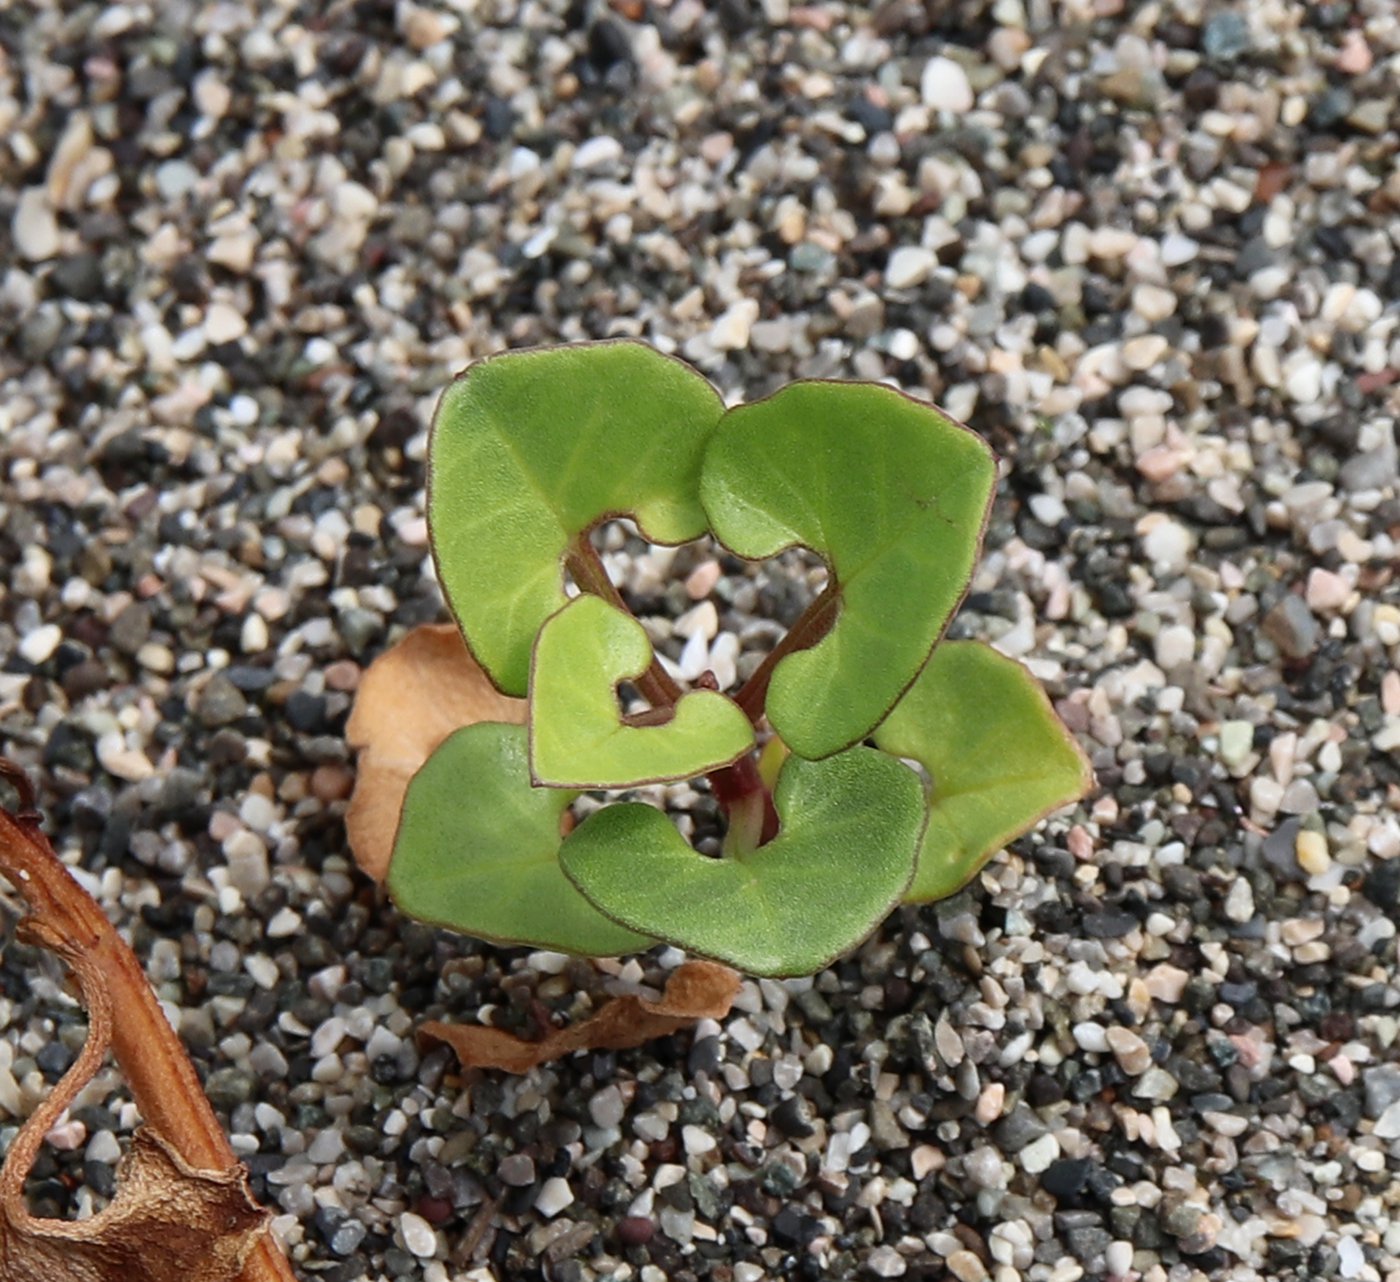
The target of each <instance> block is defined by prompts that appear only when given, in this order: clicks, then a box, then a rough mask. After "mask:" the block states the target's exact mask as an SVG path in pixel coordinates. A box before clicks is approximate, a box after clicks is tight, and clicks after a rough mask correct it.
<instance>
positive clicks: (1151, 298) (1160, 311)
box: [1133, 285, 1176, 325]
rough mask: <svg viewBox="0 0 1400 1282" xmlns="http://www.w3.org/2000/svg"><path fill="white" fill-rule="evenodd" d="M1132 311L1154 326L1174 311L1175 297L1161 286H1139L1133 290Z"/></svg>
mask: <svg viewBox="0 0 1400 1282" xmlns="http://www.w3.org/2000/svg"><path fill="white" fill-rule="evenodd" d="M1133 311H1135V312H1136V313H1137V314H1138V315H1139V316H1141V317H1142V318H1143V320H1145V321H1149V322H1151V323H1152V324H1154V325H1155V324H1156V323H1157V322H1158V321H1164V320H1166V319H1167V317H1168V316H1170V315H1171V314H1172V313H1173V312H1175V311H1176V295H1175V294H1173V293H1172V291H1171V290H1169V289H1165V288H1164V287H1163V286H1161V285H1139V286H1138V287H1137V288H1136V289H1134V290H1133Z"/></svg>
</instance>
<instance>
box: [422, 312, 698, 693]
mask: <svg viewBox="0 0 1400 1282" xmlns="http://www.w3.org/2000/svg"><path fill="white" fill-rule="evenodd" d="M723 408H724V407H723V404H722V403H721V401H720V399H719V394H718V393H717V392H716V391H715V389H714V388H713V387H711V386H710V384H709V383H707V382H706V381H705V380H704V379H703V378H702V377H701V376H700V375H699V374H697V373H696V372H695V371H694V370H692V369H691V368H690V367H689V366H687V365H684V364H682V363H681V362H680V361H677V360H673V359H671V358H670V357H667V356H663V355H661V354H660V353H659V352H657V351H654V350H653V349H652V348H650V347H647V346H645V345H644V344H642V343H636V342H631V341H626V340H619V341H615V342H606V343H588V344H580V345H578V346H574V347H561V348H554V349H552V350H548V351H543V350H542V351H526V352H508V353H505V354H503V355H500V356H493V357H489V358H488V359H486V360H482V361H478V362H477V363H476V364H475V365H472V366H471V367H470V368H468V369H467V371H466V372H465V373H464V374H463V375H462V376H461V377H460V378H458V379H457V381H456V382H455V383H453V384H452V385H451V386H450V387H449V388H448V389H447V391H446V392H445V393H444V394H443V397H442V401H441V403H440V404H439V406H438V411H437V416H436V418H435V420H434V422H433V429H432V438H431V443H430V446H429V467H428V522H429V526H430V529H431V532H432V541H433V555H434V557H435V558H436V561H437V569H438V577H439V579H440V580H441V582H442V587H443V591H444V592H445V593H446V595H447V600H448V604H449V605H450V606H451V607H452V612H453V613H454V614H455V615H456V617H457V620H458V622H459V623H460V624H461V625H462V631H463V632H464V634H465V635H466V638H467V643H468V644H469V645H470V646H471V648H472V652H473V653H474V654H475V655H476V657H477V659H478V660H479V661H480V663H481V665H482V666H483V667H484V668H485V669H486V671H487V672H488V673H489V674H490V676H491V679H492V680H493V681H494V682H495V683H496V685H497V686H498V687H499V688H500V689H501V690H504V691H505V692H506V693H507V694H514V695H523V694H524V693H525V690H526V686H527V685H528V682H529V676H530V647H531V646H532V645H533V644H534V641H535V635H536V633H537V632H538V631H539V630H540V627H541V625H542V624H543V623H544V621H545V620H546V619H547V618H549V616H550V615H551V614H553V613H554V612H555V611H556V610H558V609H560V608H561V607H562V606H563V605H564V601H565V598H564V578H563V568H562V561H563V558H564V556H565V554H566V552H567V550H568V547H569V544H570V542H571V540H573V539H575V538H577V537H578V536H580V535H582V534H583V533H584V532H585V531H587V530H588V529H589V528H590V527H591V526H592V525H594V524H595V523H596V522H597V521H599V520H600V519H602V518H603V517H605V516H613V515H619V514H631V515H633V516H635V517H636V520H637V523H638V525H639V526H640V527H641V529H642V531H643V532H644V533H645V535H646V537H647V538H648V539H650V540H652V541H653V542H657V543H683V542H685V541H686V540H687V539H693V538H697V537H698V536H699V535H701V534H703V533H704V532H705V529H706V526H707V522H706V519H705V513H704V510H703V509H702V508H701V506H700V501H699V497H698V493H697V486H698V481H699V471H700V461H701V458H702V456H703V453H704V449H705V444H706V442H707V441H708V439H709V437H710V433H711V432H712V431H713V429H714V426H715V424H716V423H718V422H719V418H720V415H721V414H722V413H723Z"/></svg>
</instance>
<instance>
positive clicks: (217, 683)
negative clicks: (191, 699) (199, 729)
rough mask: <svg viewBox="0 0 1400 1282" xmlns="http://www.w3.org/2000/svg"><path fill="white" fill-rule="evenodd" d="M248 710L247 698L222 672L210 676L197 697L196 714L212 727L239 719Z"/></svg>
mask: <svg viewBox="0 0 1400 1282" xmlns="http://www.w3.org/2000/svg"><path fill="white" fill-rule="evenodd" d="M247 711H248V702H247V700H246V699H244V697H243V695H242V694H241V693H240V692H239V690H238V687H237V686H235V685H234V684H233V682H232V681H230V680H229V679H228V678H227V677H226V676H224V674H223V673H222V672H216V673H215V674H214V675H213V676H212V677H210V678H209V680H208V681H206V682H205V683H204V686H203V687H202V688H201V690H200V692H199V694H198V695H197V696H196V697H195V703H194V715H195V716H196V717H197V718H198V719H199V722H200V724H201V725H204V726H208V727H209V728H210V729H215V728H217V727H219V726H226V725H228V724H229V723H230V722H233V721H237V720H238V719H239V717H241V716H243V715H244V714H245V713H246V712H247Z"/></svg>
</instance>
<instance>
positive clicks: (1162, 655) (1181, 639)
mask: <svg viewBox="0 0 1400 1282" xmlns="http://www.w3.org/2000/svg"><path fill="white" fill-rule="evenodd" d="M1155 653H1156V658H1157V666H1158V667H1159V668H1161V669H1162V670H1163V671H1164V672H1170V671H1171V670H1172V669H1173V668H1179V667H1181V666H1182V664H1185V663H1190V662H1191V660H1192V659H1193V658H1195V656H1196V634H1195V632H1193V631H1192V630H1191V629H1190V628H1188V627H1186V626H1185V625H1184V624H1180V623H1177V624H1173V625H1172V626H1171V627H1167V628H1163V629H1162V630H1161V631H1160V632H1159V633H1158V634H1157V643H1156V647H1155Z"/></svg>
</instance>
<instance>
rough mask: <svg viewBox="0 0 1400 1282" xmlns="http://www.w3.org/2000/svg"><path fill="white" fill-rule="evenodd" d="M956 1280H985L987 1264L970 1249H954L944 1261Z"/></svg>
mask: <svg viewBox="0 0 1400 1282" xmlns="http://www.w3.org/2000/svg"><path fill="white" fill-rule="evenodd" d="M946 1263H947V1266H948V1272H949V1273H951V1274H952V1275H953V1276H954V1277H955V1278H957V1279H958V1282H986V1280H987V1266H986V1265H985V1264H983V1263H982V1261H981V1260H980V1259H978V1257H977V1256H976V1255H974V1254H973V1253H972V1252H971V1251H954V1252H953V1253H952V1255H950V1256H949V1257H948V1259H947V1261H946Z"/></svg>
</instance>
